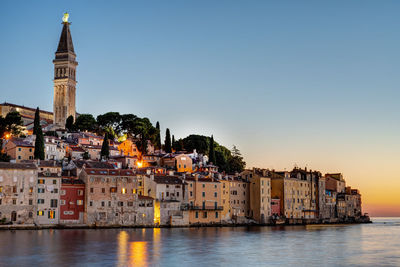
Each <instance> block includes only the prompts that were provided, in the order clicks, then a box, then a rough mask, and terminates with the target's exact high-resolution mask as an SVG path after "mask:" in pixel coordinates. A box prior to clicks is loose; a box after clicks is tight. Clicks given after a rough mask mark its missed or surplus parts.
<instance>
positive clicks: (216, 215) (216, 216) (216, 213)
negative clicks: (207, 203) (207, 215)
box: [215, 211, 218, 219]
mask: <svg viewBox="0 0 400 267" xmlns="http://www.w3.org/2000/svg"><path fill="white" fill-rule="evenodd" d="M215 218H216V219H218V211H217V212H215Z"/></svg>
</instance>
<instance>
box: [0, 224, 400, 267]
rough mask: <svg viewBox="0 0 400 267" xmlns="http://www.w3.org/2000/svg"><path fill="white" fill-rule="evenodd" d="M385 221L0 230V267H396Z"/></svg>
mask: <svg viewBox="0 0 400 267" xmlns="http://www.w3.org/2000/svg"><path fill="white" fill-rule="evenodd" d="M385 222H387V223H386V224H385V223H383V222H377V223H374V224H368V225H345V226H325V225H324V226H318V225H315V226H307V227H304V226H293V227H281V226H279V227H237V228H229V227H226V228H218V227H215V228H174V229H165V228H164V229H103V230H40V231H0V266H30V265H37V266H43V265H45V266H46V265H47V266H60V265H62V266H79V267H80V266H89V265H90V266H154V265H156V266H159V265H162V266H180V265H185V266H191V267H194V266H208V265H209V266H215V265H219V266H265V265H271V266H272V265H273V266H291V265H293V266H321V265H324V266H338V265H340V266H360V265H361V266H383V265H386V266H400V257H399V255H400V250H399V248H400V239H399V238H398V237H399V236H400V227H399V222H400V219H397V220H396V221H389V220H385Z"/></svg>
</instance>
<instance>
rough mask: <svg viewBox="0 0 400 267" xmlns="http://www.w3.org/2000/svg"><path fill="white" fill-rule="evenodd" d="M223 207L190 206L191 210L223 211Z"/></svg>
mask: <svg viewBox="0 0 400 267" xmlns="http://www.w3.org/2000/svg"><path fill="white" fill-rule="evenodd" d="M223 209H224V207H222V206H189V210H223Z"/></svg>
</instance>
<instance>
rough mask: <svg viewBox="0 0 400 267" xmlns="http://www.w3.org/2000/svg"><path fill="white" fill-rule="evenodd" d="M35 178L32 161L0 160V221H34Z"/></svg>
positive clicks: (20, 222)
mask: <svg viewBox="0 0 400 267" xmlns="http://www.w3.org/2000/svg"><path fill="white" fill-rule="evenodd" d="M36 179H37V168H36V165H35V164H33V163H9V162H0V221H4V222H13V223H18V224H33V223H34V221H35V218H36V214H35V211H36V208H37V204H36V193H35V191H36V183H37V181H36Z"/></svg>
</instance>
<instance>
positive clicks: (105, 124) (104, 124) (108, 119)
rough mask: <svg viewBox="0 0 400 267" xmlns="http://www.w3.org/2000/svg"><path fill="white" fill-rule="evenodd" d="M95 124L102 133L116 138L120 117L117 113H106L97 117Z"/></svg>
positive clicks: (119, 128)
mask: <svg viewBox="0 0 400 267" xmlns="http://www.w3.org/2000/svg"><path fill="white" fill-rule="evenodd" d="M96 120H97V124H98V126H99V127H100V129H101V130H102V131H103V132H108V133H109V134H110V135H113V136H114V137H117V136H118V135H119V134H120V132H121V130H122V129H121V123H122V117H121V115H120V114H119V112H107V113H104V114H102V115H99V116H97V119H96Z"/></svg>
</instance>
